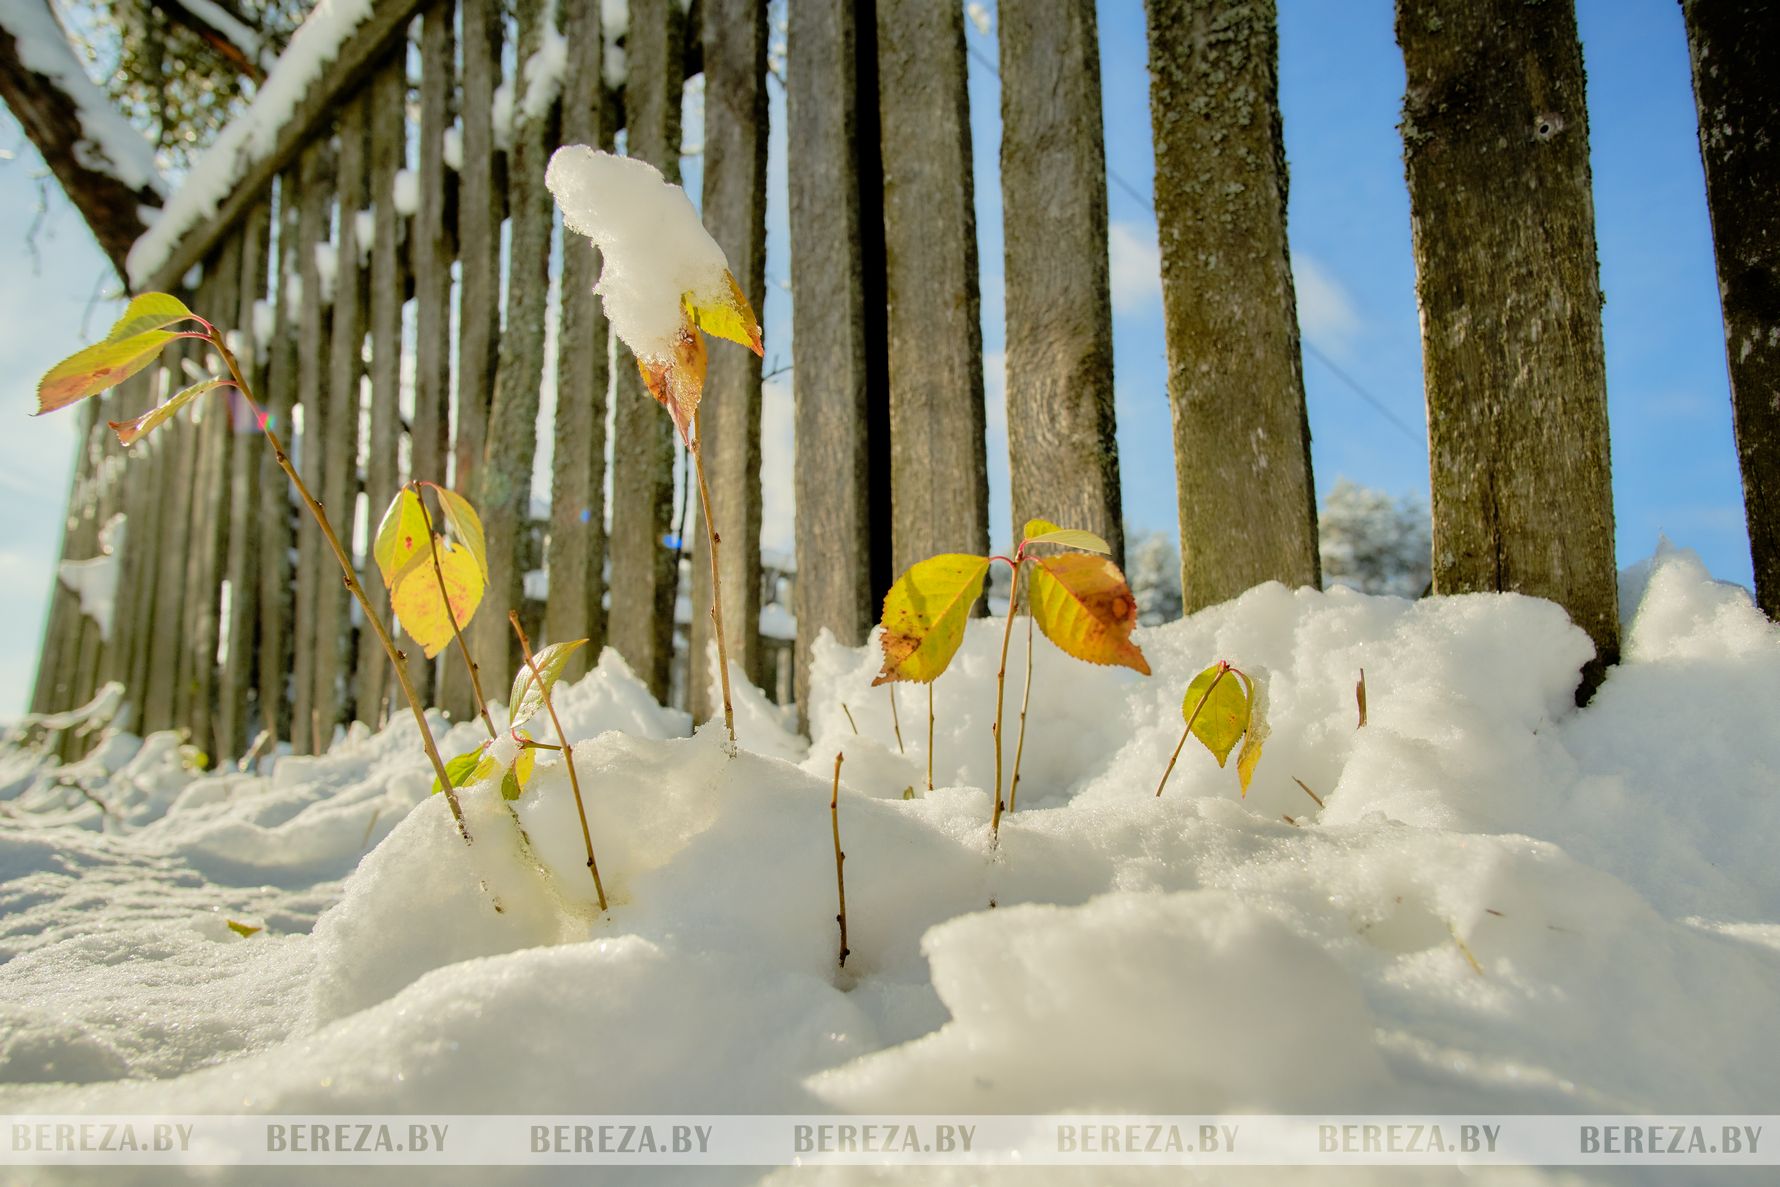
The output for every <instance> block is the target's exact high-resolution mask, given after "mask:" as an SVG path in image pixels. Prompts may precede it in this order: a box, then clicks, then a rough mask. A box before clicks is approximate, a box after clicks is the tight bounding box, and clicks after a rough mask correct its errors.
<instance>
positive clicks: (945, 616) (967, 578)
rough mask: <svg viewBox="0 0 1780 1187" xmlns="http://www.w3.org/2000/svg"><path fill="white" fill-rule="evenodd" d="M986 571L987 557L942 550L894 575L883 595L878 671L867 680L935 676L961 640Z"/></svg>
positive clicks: (875, 682)
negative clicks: (881, 659)
mask: <svg viewBox="0 0 1780 1187" xmlns="http://www.w3.org/2000/svg"><path fill="white" fill-rule="evenodd" d="M988 575H989V558H988V557H986V556H969V555H967V554H964V553H958V552H948V553H942V554H941V555H939V556H935V557H929V558H928V559H927V560H924V561H922V562H920V563H919V564H917V565H913V566H911V567H910V568H909V571H908V572H906V573H904V574H903V575H902V576H901V577H898V578H897V579H896V584H895V585H892V586H891V587H890V592H889V593H888V594H886V595H885V597H884V620H883V621H884V636H883V640H882V642H883V646H884V670H883V671H882V672H881V673H880V674H879V675H878V678H877V679H876V680H873V681H872V685H873V686H874V687H875V686H877V685H879V684H885V683H888V682H890V681H892V680H913V681H915V682H916V683H919V684H927V683H930V682H931V681H933V680H935V679H937V678H938V676H939V675H940V673H942V672H944V671H945V670H946V665H947V664H949V663H951V662H952V656H954V655H955V654H957V652H958V646H959V644H961V643H963V642H964V624H965V622H966V621H968V620H969V618H970V608H971V606H972V605H974V604H975V603H976V600H977V599H978V598H980V597H982V596H983V579H984V578H986V577H987V576H988Z"/></svg>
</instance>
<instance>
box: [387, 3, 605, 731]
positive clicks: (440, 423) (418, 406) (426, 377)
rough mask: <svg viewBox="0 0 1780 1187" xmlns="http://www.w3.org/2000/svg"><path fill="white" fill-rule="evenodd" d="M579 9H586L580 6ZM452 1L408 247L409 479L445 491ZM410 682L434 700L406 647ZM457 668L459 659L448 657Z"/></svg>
mask: <svg viewBox="0 0 1780 1187" xmlns="http://www.w3.org/2000/svg"><path fill="white" fill-rule="evenodd" d="M575 7H576V8H577V9H579V8H581V7H582V6H581V5H576V6H575ZM455 12H456V5H455V4H454V3H453V0H442V2H441V3H438V4H435V5H433V6H432V7H431V8H429V9H427V12H426V16H425V17H424V18H423V21H422V24H421V32H420V132H419V137H420V141H419V146H418V147H419V165H420V173H419V184H420V195H419V197H420V204H419V206H418V207H416V209H415V212H414V223H413V227H412V230H411V235H412V239H411V240H410V242H409V245H408V253H409V259H410V260H411V262H412V264H413V268H414V331H415V336H414V344H415V352H414V423H413V426H412V428H411V430H410V433H409V440H410V442H411V444H412V451H411V455H410V456H411V457H412V466H413V469H412V473H413V476H414V477H415V478H420V479H424V480H425V481H427V482H437V483H439V484H440V485H443V484H444V483H445V482H446V481H447V478H448V475H447V473H446V459H447V458H448V457H449V455H450V453H449V451H450V448H451V261H452V257H453V256H454V255H455V253H456V250H457V249H456V244H455V242H454V240H453V236H452V235H451V232H450V230H449V229H448V228H447V226H446V224H445V198H446V184H447V183H446V169H445V131H446V129H447V128H449V127H451V120H452V116H451V95H452V88H453V86H454V84H455V81H456V52H457V51H456V44H457V39H456V35H455V33H454V32H453V29H452V23H453V18H454V15H455ZM407 650H408V675H409V679H410V680H412V681H413V683H414V688H415V691H416V692H417V693H418V694H419V695H420V697H421V698H422V700H430V699H431V698H432V694H433V672H434V667H435V665H434V662H433V661H432V660H429V659H427V657H426V655H425V654H424V653H423V652H422V651H421V649H420V648H419V647H415V646H412V645H410V646H408V648H407ZM447 658H448V659H450V660H451V661H452V662H456V657H454V656H450V657H447Z"/></svg>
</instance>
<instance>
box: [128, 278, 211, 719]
mask: <svg viewBox="0 0 1780 1187" xmlns="http://www.w3.org/2000/svg"><path fill="white" fill-rule="evenodd" d="M183 299H184V300H185V301H186V303H187V304H188V305H190V304H191V303H192V301H193V300H195V298H194V297H192V295H191V294H190V293H186V294H183ZM195 353H196V352H195V351H193V350H192V349H191V348H190V346H189V344H186V343H176V344H175V345H174V346H172V347H169V348H168V350H167V351H166V353H165V358H166V363H167V365H166V368H165V370H164V372H163V374H164V375H165V384H164V386H163V389H162V390H161V391H160V392H158V393H156V399H157V400H164V399H166V398H167V397H168V396H170V395H172V394H173V393H174V392H176V391H178V390H179V389H180V387H181V386H183V384H184V382H185V371H184V368H183V364H182V360H183V359H185V358H186V357H189V356H191V355H194V354H195ZM155 436H157V437H162V438H164V439H165V440H166V468H165V470H164V471H163V473H164V475H165V478H166V483H165V487H164V491H165V498H166V501H165V504H164V505H163V507H162V513H161V523H160V532H159V535H158V540H157V543H156V545H155V569H156V574H155V606H154V626H153V628H152V636H153V637H152V640H151V651H150V655H149V660H148V685H147V690H146V692H145V693H144V694H143V706H142V711H143V717H142V725H143V729H144V731H145V732H148V733H153V732H155V731H158V730H164V729H170V728H172V727H174V726H175V725H184V724H185V723H184V722H183V721H182V720H180V719H179V718H178V717H177V716H176V714H175V710H176V703H175V698H176V693H177V690H178V685H179V677H180V669H181V666H182V662H181V656H182V654H183V653H184V651H185V648H186V635H185V608H186V603H185V593H186V590H185V573H186V557H187V555H188V552H189V543H190V537H191V514H192V494H193V488H194V486H195V485H196V472H197V467H198V461H199V450H198V446H199V434H198V426H197V425H196V424H194V423H192V419H191V417H190V416H189V415H187V416H178V417H175V418H173V420H171V421H170V422H168V423H167V424H166V425H165V426H163V427H162V428H161V429H160V430H159V431H158V432H157V433H156V434H155Z"/></svg>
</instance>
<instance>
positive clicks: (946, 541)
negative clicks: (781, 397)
mask: <svg viewBox="0 0 1780 1187" xmlns="http://www.w3.org/2000/svg"><path fill="white" fill-rule="evenodd" d="M877 17H878V28H877V34H878V111H879V119H880V123H881V126H880V137H881V143H882V148H883V169H884V178H883V182H884V245H885V256H886V260H887V266H886V278H887V287H888V292H889V310H888V318H887V321H888V326H889V359H890V448H891V461H890V470H891V499H892V502H893V504H894V508H893V517H894V521H895V522H894V539H893V543H892V552H893V554H894V557H895V564H896V570H897V571H898V572H901V571H903V570H905V569H907V568H908V567H909V566H910V565H912V564H914V563H915V562H916V561H920V560H924V559H926V558H927V557H929V556H932V555H933V554H935V553H939V552H973V553H981V552H985V551H987V550H988V547H989V479H988V462H987V457H986V455H985V447H984V443H983V432H984V425H983V341H982V319H981V314H980V302H979V298H978V290H977V234H976V210H975V207H974V205H973V196H972V195H973V183H972V180H971V155H970V97H969V94H968V91H967V88H966V81H967V80H966V67H965V51H964V9H963V8H962V7H961V6H960V5H958V4H953V3H947V2H945V0H878V5H877ZM878 315H879V314H878V310H876V309H872V310H868V311H867V316H868V317H876V316H878Z"/></svg>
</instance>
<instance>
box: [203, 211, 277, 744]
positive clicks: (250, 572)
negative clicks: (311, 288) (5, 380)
mask: <svg viewBox="0 0 1780 1187" xmlns="http://www.w3.org/2000/svg"><path fill="white" fill-rule="evenodd" d="M271 218H272V208H271V204H270V203H269V202H261V203H260V204H258V205H257V206H255V207H253V209H252V210H250V211H249V212H248V214H247V219H246V221H245V222H243V223H242V225H241V272H240V280H239V282H238V285H237V289H236V292H237V300H236V308H237V310H238V313H237V314H236V316H235V325H236V326H237V327H239V333H238V335H237V338H238V340H239V343H240V346H239V349H237V350H236V361H237V362H238V363H239V364H240V366H241V368H242V372H243V375H244V376H245V378H246V379H247V384H248V386H249V387H250V388H252V389H253V392H254V395H255V396H256V397H258V398H264V392H265V387H266V384H265V376H266V366H265V359H266V357H267V350H268V348H269V347H270V346H271V343H270V342H264V343H262V342H260V341H259V340H258V338H257V336H256V335H257V330H256V323H257V321H258V317H257V315H256V310H257V308H258V306H259V304H260V302H262V301H263V300H264V299H265V294H266V273H267V263H266V257H267V250H268V246H267V236H268V232H269V231H270V227H271ZM228 407H229V412H230V423H229V430H230V439H229V451H230V457H229V505H228V510H229V531H228V553H227V556H226V558H225V561H224V565H223V575H224V577H225V579H226V580H227V581H228V583H229V613H228V618H227V620H226V624H227V625H226V637H227V639H228V644H229V645H228V657H227V659H226V660H225V661H224V663H223V669H222V678H221V681H220V683H219V684H218V686H217V712H216V722H217V724H216V734H215V744H216V754H217V757H219V758H221V757H223V756H225V755H226V756H228V757H231V758H232V757H234V756H236V755H239V754H241V753H242V751H243V750H244V749H245V747H246V745H247V740H248V739H247V720H248V712H249V708H250V706H249V703H248V701H249V692H250V690H251V689H252V688H253V686H254V680H253V676H254V662H255V659H256V658H257V653H258V644H259V640H258V638H257V635H256V632H255V628H254V624H255V621H256V620H257V618H258V615H257V614H256V610H257V608H258V603H259V542H260V534H259V527H260V524H259V512H260V481H261V470H260V461H261V458H260V454H261V453H262V452H267V445H266V442H265V440H264V439H263V438H262V437H261V435H260V434H259V433H258V432H257V431H256V425H255V423H254V419H253V417H254V413H253V410H252V409H251V408H249V407H248V406H247V404H246V403H245V402H244V401H242V400H238V399H231V401H230V404H229V406H228Z"/></svg>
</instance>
